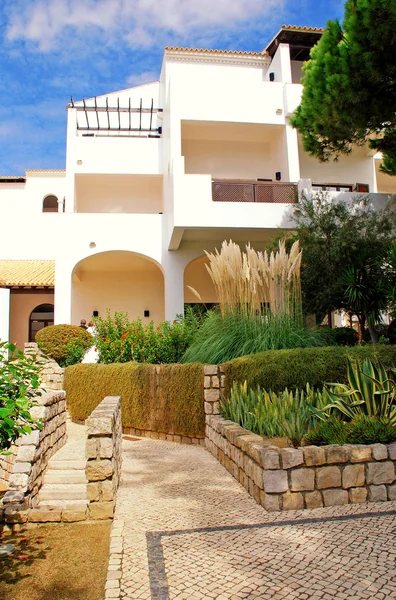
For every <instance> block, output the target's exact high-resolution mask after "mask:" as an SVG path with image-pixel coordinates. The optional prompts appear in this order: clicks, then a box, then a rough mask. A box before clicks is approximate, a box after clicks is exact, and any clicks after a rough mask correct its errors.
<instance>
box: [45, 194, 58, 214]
mask: <svg viewBox="0 0 396 600" xmlns="http://www.w3.org/2000/svg"><path fill="white" fill-rule="evenodd" d="M43 212H45V213H47V212H58V198H57V197H56V196H54V195H52V194H51V195H50V196H46V197H45V198H44V200H43Z"/></svg>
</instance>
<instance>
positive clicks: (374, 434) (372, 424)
mask: <svg viewBox="0 0 396 600" xmlns="http://www.w3.org/2000/svg"><path fill="white" fill-rule="evenodd" d="M347 429H348V438H347V439H348V443H349V444H390V443H391V442H394V441H396V427H395V426H394V425H392V423H391V422H390V420H389V419H387V418H385V417H380V418H376V417H368V416H367V415H358V416H357V417H355V418H354V419H353V420H352V421H351V422H350V423H347Z"/></svg>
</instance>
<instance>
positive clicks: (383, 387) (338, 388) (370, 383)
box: [322, 358, 396, 426]
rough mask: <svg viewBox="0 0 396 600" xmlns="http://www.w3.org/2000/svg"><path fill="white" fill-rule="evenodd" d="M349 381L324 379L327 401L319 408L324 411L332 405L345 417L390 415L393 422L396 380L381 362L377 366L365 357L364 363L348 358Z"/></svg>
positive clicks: (395, 408) (395, 402)
mask: <svg viewBox="0 0 396 600" xmlns="http://www.w3.org/2000/svg"><path fill="white" fill-rule="evenodd" d="M347 375H348V384H346V385H344V384H340V383H327V384H326V390H325V391H326V393H327V395H328V398H329V401H330V402H329V404H327V406H324V407H323V408H322V411H323V413H324V414H330V413H331V412H332V411H333V409H335V410H336V411H339V412H340V413H341V415H343V416H344V418H345V417H346V418H347V420H352V419H353V418H355V417H357V416H359V415H362V414H363V415H367V416H368V417H377V418H385V419H389V421H390V423H392V425H393V426H396V383H395V381H394V379H392V378H391V377H390V376H389V375H388V373H387V372H386V370H385V368H384V367H383V365H382V364H381V363H379V364H378V367H376V366H375V365H373V363H372V362H371V360H370V359H368V358H366V359H365V360H364V362H363V366H362V367H360V365H359V363H358V362H357V361H356V362H353V361H351V360H349V359H348V368H347Z"/></svg>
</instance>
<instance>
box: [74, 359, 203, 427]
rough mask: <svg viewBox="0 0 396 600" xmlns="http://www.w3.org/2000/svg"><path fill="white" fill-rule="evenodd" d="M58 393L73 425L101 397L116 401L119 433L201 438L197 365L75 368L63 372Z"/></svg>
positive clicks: (200, 374) (200, 387)
mask: <svg viewBox="0 0 396 600" xmlns="http://www.w3.org/2000/svg"><path fill="white" fill-rule="evenodd" d="M64 388H65V390H66V395H67V406H68V410H69V412H70V415H71V417H72V418H73V419H78V420H85V419H87V418H88V417H89V415H90V414H91V412H92V411H93V410H94V408H96V406H97V405H98V404H99V403H100V402H101V401H102V400H103V398H105V397H106V396H121V407H122V424H123V426H124V427H134V428H136V429H142V430H144V431H156V432H159V433H170V434H177V435H187V436H191V437H203V436H204V435H205V415H204V399H203V367H202V365H197V364H189V365H161V366H160V367H158V366H153V365H148V364H139V363H136V362H129V363H125V364H120V363H115V364H109V365H102V364H80V365H74V366H72V367H68V368H67V369H66V371H65V380H64Z"/></svg>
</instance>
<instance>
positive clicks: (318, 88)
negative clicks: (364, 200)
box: [291, 0, 396, 175]
mask: <svg viewBox="0 0 396 600" xmlns="http://www.w3.org/2000/svg"><path fill="white" fill-rule="evenodd" d="M395 32H396V1H395V0H347V1H346V3H345V12H344V20H343V23H342V25H341V24H340V23H339V21H338V20H334V21H328V22H327V28H326V31H325V32H324V33H323V35H322V37H321V39H320V40H319V42H318V43H317V45H316V46H315V47H314V48H313V49H312V50H311V55H310V60H309V61H308V62H307V63H306V64H305V66H304V72H305V77H304V78H303V86H304V88H303V95H302V102H301V104H300V106H299V107H298V108H297V110H296V112H295V115H294V116H293V117H292V119H291V123H292V125H293V126H294V127H295V128H296V129H297V130H298V131H299V132H300V133H301V134H302V140H303V146H304V149H305V151H306V152H308V153H309V154H311V155H312V156H315V157H317V158H318V159H319V160H321V161H328V160H330V159H337V158H338V157H339V156H340V155H341V154H344V153H349V152H351V151H352V148H353V146H354V145H364V144H366V143H368V144H369V145H370V147H372V148H374V149H376V150H377V151H381V152H382V153H383V157H384V158H383V162H382V165H381V167H380V168H381V170H382V171H384V172H385V173H387V174H389V175H396V34H395Z"/></svg>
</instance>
